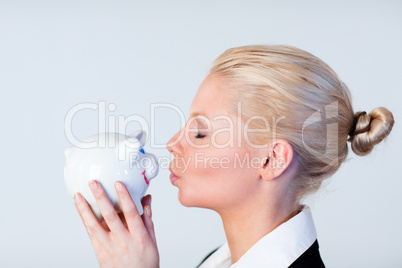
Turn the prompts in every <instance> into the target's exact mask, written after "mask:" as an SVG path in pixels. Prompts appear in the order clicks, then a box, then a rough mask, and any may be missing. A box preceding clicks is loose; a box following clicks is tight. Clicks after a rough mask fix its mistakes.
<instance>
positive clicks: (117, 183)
mask: <svg viewBox="0 0 402 268" xmlns="http://www.w3.org/2000/svg"><path fill="white" fill-rule="evenodd" d="M116 189H117V190H118V191H122V190H123V185H122V183H121V182H116Z"/></svg>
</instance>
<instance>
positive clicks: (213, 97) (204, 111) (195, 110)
mask: <svg viewBox="0 0 402 268" xmlns="http://www.w3.org/2000/svg"><path fill="white" fill-rule="evenodd" d="M228 104H229V103H228V97H227V94H226V93H225V90H224V89H223V87H222V83H221V81H220V80H219V79H218V78H216V77H213V76H207V77H206V78H205V79H204V81H203V82H202V83H201V85H200V87H199V88H198V90H197V93H196V94H195V97H194V99H193V101H192V103H191V107H190V118H191V117H195V116H205V117H207V118H209V119H212V118H213V117H216V116H219V115H227V114H228V112H227V111H228V109H227V108H228Z"/></svg>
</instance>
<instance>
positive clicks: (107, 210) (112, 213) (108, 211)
mask: <svg viewBox="0 0 402 268" xmlns="http://www.w3.org/2000/svg"><path fill="white" fill-rule="evenodd" d="M89 187H90V188H91V190H92V193H93V195H94V197H95V199H96V202H97V203H98V206H99V209H100V211H101V213H102V216H103V219H104V220H105V222H106V224H107V225H108V226H109V229H110V230H111V231H112V232H113V233H115V234H121V235H123V236H125V234H126V233H127V230H126V228H125V227H124V225H123V223H122V222H121V220H120V217H119V215H117V212H116V210H115V209H114V207H113V206H112V204H111V203H110V200H109V198H108V197H107V195H106V193H105V190H104V189H103V187H102V185H101V184H100V183H99V182H98V181H96V180H93V181H90V182H89Z"/></svg>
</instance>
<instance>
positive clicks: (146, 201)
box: [142, 195, 156, 245]
mask: <svg viewBox="0 0 402 268" xmlns="http://www.w3.org/2000/svg"><path fill="white" fill-rule="evenodd" d="M151 201H152V197H151V195H147V196H145V197H144V198H143V199H142V204H143V207H144V214H143V215H142V220H143V222H144V225H145V228H146V229H147V232H148V234H149V237H150V238H151V239H152V241H153V242H154V244H155V245H156V236H155V228H154V222H153V221H152V209H151Z"/></svg>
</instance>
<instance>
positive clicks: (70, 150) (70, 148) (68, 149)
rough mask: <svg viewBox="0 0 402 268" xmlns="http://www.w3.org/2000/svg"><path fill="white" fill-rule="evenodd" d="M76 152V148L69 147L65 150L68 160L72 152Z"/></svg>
mask: <svg viewBox="0 0 402 268" xmlns="http://www.w3.org/2000/svg"><path fill="white" fill-rule="evenodd" d="M73 150H74V147H72V146H71V147H68V148H67V149H65V150H64V156H65V157H66V159H67V158H68V157H69V156H70V154H71V152H72V151H73Z"/></svg>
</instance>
